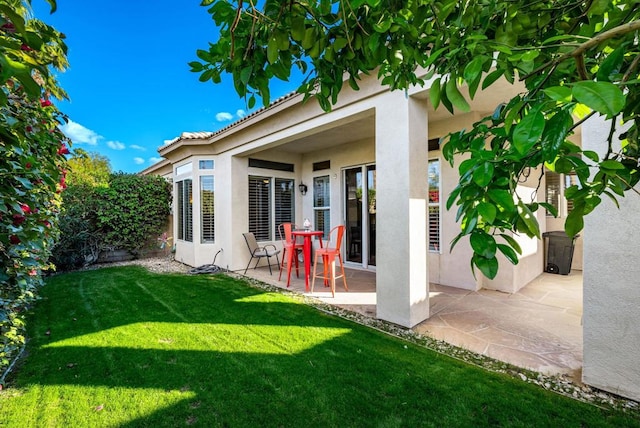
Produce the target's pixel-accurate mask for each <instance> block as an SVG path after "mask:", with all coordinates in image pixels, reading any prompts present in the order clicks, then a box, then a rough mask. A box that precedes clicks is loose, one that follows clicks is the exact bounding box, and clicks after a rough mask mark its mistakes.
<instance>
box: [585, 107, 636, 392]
mask: <svg viewBox="0 0 640 428" xmlns="http://www.w3.org/2000/svg"><path fill="white" fill-rule="evenodd" d="M609 126H610V123H609V122H604V121H602V120H600V119H597V118H594V119H590V120H589V121H587V122H586V123H585V124H584V125H583V129H582V135H583V141H582V147H583V149H585V150H594V151H596V152H598V153H599V154H600V155H602V154H604V153H605V150H606V147H607V146H606V142H605V141H606V137H607V134H608V132H609ZM636 188H639V190H640V186H636ZM639 212H640V197H638V195H637V194H635V193H633V192H632V191H627V193H626V197H625V198H622V199H620V209H618V208H617V207H616V206H615V205H614V203H613V202H612V201H611V200H609V198H607V197H603V198H602V203H601V204H600V205H599V206H598V207H597V208H596V209H595V210H594V211H593V212H592V213H590V214H589V215H588V216H587V217H586V218H585V228H584V241H583V242H584V270H583V276H584V285H583V287H584V290H583V294H584V307H583V347H584V362H583V370H582V379H583V381H584V382H585V383H587V384H589V385H593V386H595V387H598V388H601V389H604V390H607V391H611V392H614V393H617V394H620V395H623V396H626V397H629V398H633V399H635V400H639V399H640V365H639V364H638V361H639V358H640V329H639V328H638V326H639V325H640V285H638V278H640V264H638V262H637V260H636V257H635V254H636V253H637V250H638V236H639V234H640V220H639V218H638V213H639Z"/></svg>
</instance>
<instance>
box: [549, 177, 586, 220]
mask: <svg viewBox="0 0 640 428" xmlns="http://www.w3.org/2000/svg"><path fill="white" fill-rule="evenodd" d="M544 175H545V201H546V202H547V203H548V204H549V205H553V206H554V207H555V209H556V210H557V211H558V217H565V216H567V215H568V214H569V213H570V212H571V210H573V201H568V200H566V199H565V198H564V191H565V190H566V189H567V188H569V187H571V186H576V185H579V184H578V177H577V176H576V175H575V173H571V174H558V173H557V172H553V171H549V170H545V172H544ZM547 216H551V213H550V212H549V211H547Z"/></svg>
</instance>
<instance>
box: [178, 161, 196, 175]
mask: <svg viewBox="0 0 640 428" xmlns="http://www.w3.org/2000/svg"><path fill="white" fill-rule="evenodd" d="M192 169H193V165H192V164H191V162H189V163H185V164H184V165H180V166H179V167H177V168H176V175H182V174H188V173H190V172H191V171H192Z"/></svg>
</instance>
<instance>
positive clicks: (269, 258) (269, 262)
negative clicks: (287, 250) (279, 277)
mask: <svg viewBox="0 0 640 428" xmlns="http://www.w3.org/2000/svg"><path fill="white" fill-rule="evenodd" d="M277 256H278V255H277V254H276V257H277ZM278 263H280V262H279V261H278ZM267 264H268V265H269V275H273V272H272V271H271V257H269V256H267ZM256 266H257V265H256Z"/></svg>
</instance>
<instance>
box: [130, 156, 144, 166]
mask: <svg viewBox="0 0 640 428" xmlns="http://www.w3.org/2000/svg"><path fill="white" fill-rule="evenodd" d="M133 161H134V162H135V163H136V165H142V164H143V163H144V159H142V158H138V157H136V158H133Z"/></svg>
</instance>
